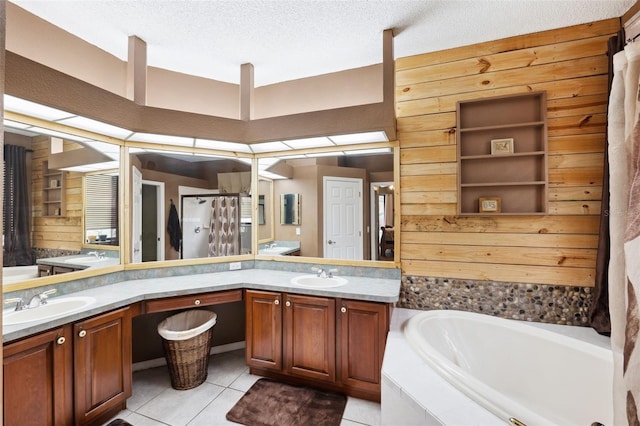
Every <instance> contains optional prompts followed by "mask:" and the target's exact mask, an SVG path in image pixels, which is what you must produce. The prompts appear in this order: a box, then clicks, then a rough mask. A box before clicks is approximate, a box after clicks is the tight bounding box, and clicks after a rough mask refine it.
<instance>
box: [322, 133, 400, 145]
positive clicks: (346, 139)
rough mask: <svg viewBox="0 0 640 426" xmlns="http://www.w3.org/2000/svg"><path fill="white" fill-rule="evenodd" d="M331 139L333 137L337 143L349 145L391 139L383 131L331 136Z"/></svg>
mask: <svg viewBox="0 0 640 426" xmlns="http://www.w3.org/2000/svg"><path fill="white" fill-rule="evenodd" d="M329 139H331V140H332V141H333V142H334V143H336V144H337V145H349V144H357V143H371V142H389V139H388V138H387V135H386V133H385V132H383V131H378V132H364V133H352V134H348V135H336V136H329Z"/></svg>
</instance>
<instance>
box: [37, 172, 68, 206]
mask: <svg viewBox="0 0 640 426" xmlns="http://www.w3.org/2000/svg"><path fill="white" fill-rule="evenodd" d="M64 174H65V173H64V172H63V171H60V170H49V163H48V162H47V161H44V162H43V163H42V216H46V217H62V216H64V215H65V214H66V203H65V197H64V191H65V182H64Z"/></svg>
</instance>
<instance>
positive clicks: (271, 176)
mask: <svg viewBox="0 0 640 426" xmlns="http://www.w3.org/2000/svg"><path fill="white" fill-rule="evenodd" d="M258 176H262V177H266V178H269V179H273V180H277V179H287V178H286V177H284V176H280V175H278V174H275V173H271V172H268V171H266V170H262V171H260V172H258Z"/></svg>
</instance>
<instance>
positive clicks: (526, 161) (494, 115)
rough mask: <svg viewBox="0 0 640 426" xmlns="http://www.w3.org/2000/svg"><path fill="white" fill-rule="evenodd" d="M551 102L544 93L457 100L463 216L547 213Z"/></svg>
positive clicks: (460, 207)
mask: <svg viewBox="0 0 640 426" xmlns="http://www.w3.org/2000/svg"><path fill="white" fill-rule="evenodd" d="M546 105H547V103H546V93H545V92H531V93H526V94H522V95H510V96H500V97H494V98H484V99H476V100H470V101H459V102H458V103H457V126H458V131H457V145H458V200H459V202H458V209H459V211H458V212H459V214H460V215H536V214H546V213H547V211H548V201H547V200H548V198H547V191H548V177H547V114H546V111H547V107H546ZM492 141H493V142H492ZM492 146H493V153H492ZM482 198H484V199H485V200H486V201H488V203H487V204H485V207H487V210H482V209H481V208H480V199H482Z"/></svg>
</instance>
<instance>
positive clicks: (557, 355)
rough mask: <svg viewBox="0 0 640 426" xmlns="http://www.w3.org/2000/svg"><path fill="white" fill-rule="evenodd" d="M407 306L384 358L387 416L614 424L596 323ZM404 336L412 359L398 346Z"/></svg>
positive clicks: (416, 420)
mask: <svg viewBox="0 0 640 426" xmlns="http://www.w3.org/2000/svg"><path fill="white" fill-rule="evenodd" d="M404 311H409V312H410V314H407V313H405V314H404V318H403V319H402V321H400V323H398V320H396V330H395V334H394V333H393V330H392V332H390V335H389V339H388V344H387V349H388V350H389V349H390V351H388V352H386V353H385V360H384V363H383V390H382V420H383V424H397V422H398V421H401V422H402V423H403V424H451V425H455V424H469V423H473V424H513V425H522V424H525V425H528V426H532V425H545V426H546V425H554V424H556V425H591V424H592V423H593V422H596V421H597V422H600V423H602V424H605V425H612V424H613V402H612V383H613V378H612V377H613V365H612V355H611V351H610V349H609V348H608V347H607V345H608V339H607V338H604V337H603V336H598V335H597V333H595V332H594V331H593V330H591V329H587V328H584V327H569V326H557V325H548V324H539V323H537V324H536V323H527V322H523V321H514V320H507V319H502V318H497V317H493V316H488V315H481V314H474V313H470V312H461V311H418V312H416V311H411V310H404ZM394 315H395V313H394ZM392 328H393V327H392ZM400 340H404V342H403V343H404V344H405V345H406V348H405V352H406V349H408V350H409V351H411V352H413V355H417V358H415V359H413V360H412V361H411V357H409V358H406V356H407V354H402V349H401V350H400V351H398V343H399V341H400ZM394 345H395V346H396V347H395V355H394V348H393V346H394ZM387 356H389V357H391V358H394V357H395V358H396V359H395V360H394V359H388V358H387ZM398 362H400V363H401V365H402V367H401V368H402V369H404V370H405V371H407V370H411V369H412V367H410V366H409V365H411V362H413V363H414V364H413V365H414V367H413V368H414V369H413V371H411V373H413V375H420V374H421V373H418V371H420V370H423V371H425V375H426V376H425V377H422V378H421V379H420V378H417V377H416V378H412V377H410V376H409V375H407V374H406V373H402V372H401V371H400V369H399V368H398V367H397V366H396V367H393V364H397V363H398ZM427 370H429V371H427ZM411 373H410V374H411ZM403 374H404V379H403V378H402V376H403ZM429 375H431V376H429ZM437 379H440V380H437ZM442 379H444V380H442ZM403 380H404V381H405V383H402V381H403ZM420 383H421V384H420ZM385 386H386V389H385ZM420 386H422V388H420ZM398 395H399V397H398ZM395 397H398V398H399V399H397V400H394V398H395ZM403 400H404V402H407V401H410V402H409V403H408V405H407V407H406V408H402V404H403ZM390 403H391V405H390ZM420 409H422V410H423V411H422V412H421V411H420ZM411 410H413V411H414V414H413V415H412V414H411ZM385 411H387V412H385ZM388 411H391V412H388ZM412 416H413V417H412ZM422 416H424V417H422Z"/></svg>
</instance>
